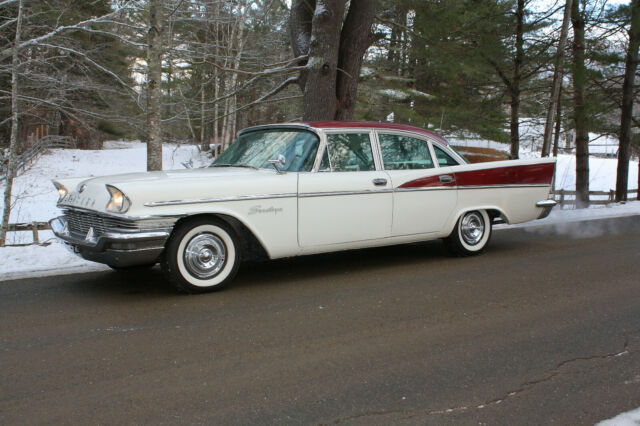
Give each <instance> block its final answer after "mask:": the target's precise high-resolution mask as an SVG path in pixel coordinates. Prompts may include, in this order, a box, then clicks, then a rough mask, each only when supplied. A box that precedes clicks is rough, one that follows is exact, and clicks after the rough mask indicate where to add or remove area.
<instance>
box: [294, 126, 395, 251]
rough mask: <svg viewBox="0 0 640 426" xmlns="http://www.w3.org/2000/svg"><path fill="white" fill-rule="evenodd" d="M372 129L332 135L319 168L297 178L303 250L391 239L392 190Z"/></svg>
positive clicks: (325, 147)
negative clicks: (378, 158)
mask: <svg viewBox="0 0 640 426" xmlns="http://www.w3.org/2000/svg"><path fill="white" fill-rule="evenodd" d="M372 142H373V132H372V131H344V130H343V131H334V132H332V131H328V132H327V133H326V135H325V143H324V153H323V155H322V161H321V164H320V169H319V170H318V171H317V172H314V173H300V174H299V178H298V242H299V244H300V246H301V247H310V246H320V245H330V244H343V243H349V242H356V241H364V240H372V239H378V238H385V237H389V236H390V234H391V221H392V203H393V194H392V192H393V190H392V188H391V182H390V179H389V176H388V175H387V173H385V172H384V171H381V170H379V168H380V165H379V164H376V163H377V162H378V161H377V155H376V151H375V146H374V144H373V143H372Z"/></svg>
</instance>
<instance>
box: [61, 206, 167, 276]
mask: <svg viewBox="0 0 640 426" xmlns="http://www.w3.org/2000/svg"><path fill="white" fill-rule="evenodd" d="M49 225H51V230H52V231H53V233H54V234H55V235H56V237H58V238H60V239H61V240H63V241H64V242H65V244H66V245H67V247H68V248H70V249H71V250H72V251H73V252H74V253H76V254H77V255H79V256H80V257H82V258H84V259H87V260H91V261H94V262H99V263H105V264H107V265H110V266H115V267H119V268H124V267H127V266H136V265H148V264H152V263H156V262H157V261H158V259H159V257H160V255H161V254H162V251H163V250H164V245H165V243H166V241H167V239H168V238H169V235H170V230H166V229H162V230H145V231H140V232H106V233H104V234H103V235H99V236H94V235H93V233H92V232H88V233H87V235H85V236H84V238H83V237H81V236H78V235H74V234H72V233H71V232H69V227H68V224H67V221H66V219H65V217H64V216H60V217H57V218H55V219H52V220H50V221H49Z"/></svg>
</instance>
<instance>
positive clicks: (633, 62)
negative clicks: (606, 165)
mask: <svg viewBox="0 0 640 426" xmlns="http://www.w3.org/2000/svg"><path fill="white" fill-rule="evenodd" d="M638 45H640V0H632V1H631V28H630V29H629V50H628V51H627V60H626V66H625V72H624V83H623V85H622V113H621V114H620V142H619V149H618V175H617V178H616V201H626V199H627V189H628V181H629V157H630V151H631V137H632V134H631V119H632V118H633V84H634V79H635V76H636V69H637V68H638Z"/></svg>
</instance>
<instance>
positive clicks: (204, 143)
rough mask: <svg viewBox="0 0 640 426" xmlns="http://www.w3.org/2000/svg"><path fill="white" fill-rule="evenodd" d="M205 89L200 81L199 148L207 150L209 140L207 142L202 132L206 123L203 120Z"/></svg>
mask: <svg viewBox="0 0 640 426" xmlns="http://www.w3.org/2000/svg"><path fill="white" fill-rule="evenodd" d="M205 89H206V86H205V84H204V83H202V84H201V85H200V92H201V93H200V148H201V149H202V151H208V150H209V142H207V140H206V139H205V132H204V127H205V125H206V124H205V120H204V101H205V97H204V93H205Z"/></svg>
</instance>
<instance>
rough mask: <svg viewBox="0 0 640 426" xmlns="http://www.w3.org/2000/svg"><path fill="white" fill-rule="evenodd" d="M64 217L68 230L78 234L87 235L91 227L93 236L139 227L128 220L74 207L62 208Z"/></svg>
mask: <svg viewBox="0 0 640 426" xmlns="http://www.w3.org/2000/svg"><path fill="white" fill-rule="evenodd" d="M64 217H65V219H66V220H67V223H68V225H69V232H71V234H75V235H78V236H85V235H87V232H89V228H93V234H94V235H95V236H100V235H104V234H105V233H106V232H113V231H119V232H123V231H124V232H126V231H137V230H138V229H139V227H138V224H137V223H136V222H132V221H130V220H125V219H118V218H113V217H107V216H100V215H98V214H96V213H91V212H86V211H81V210H75V209H64Z"/></svg>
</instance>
